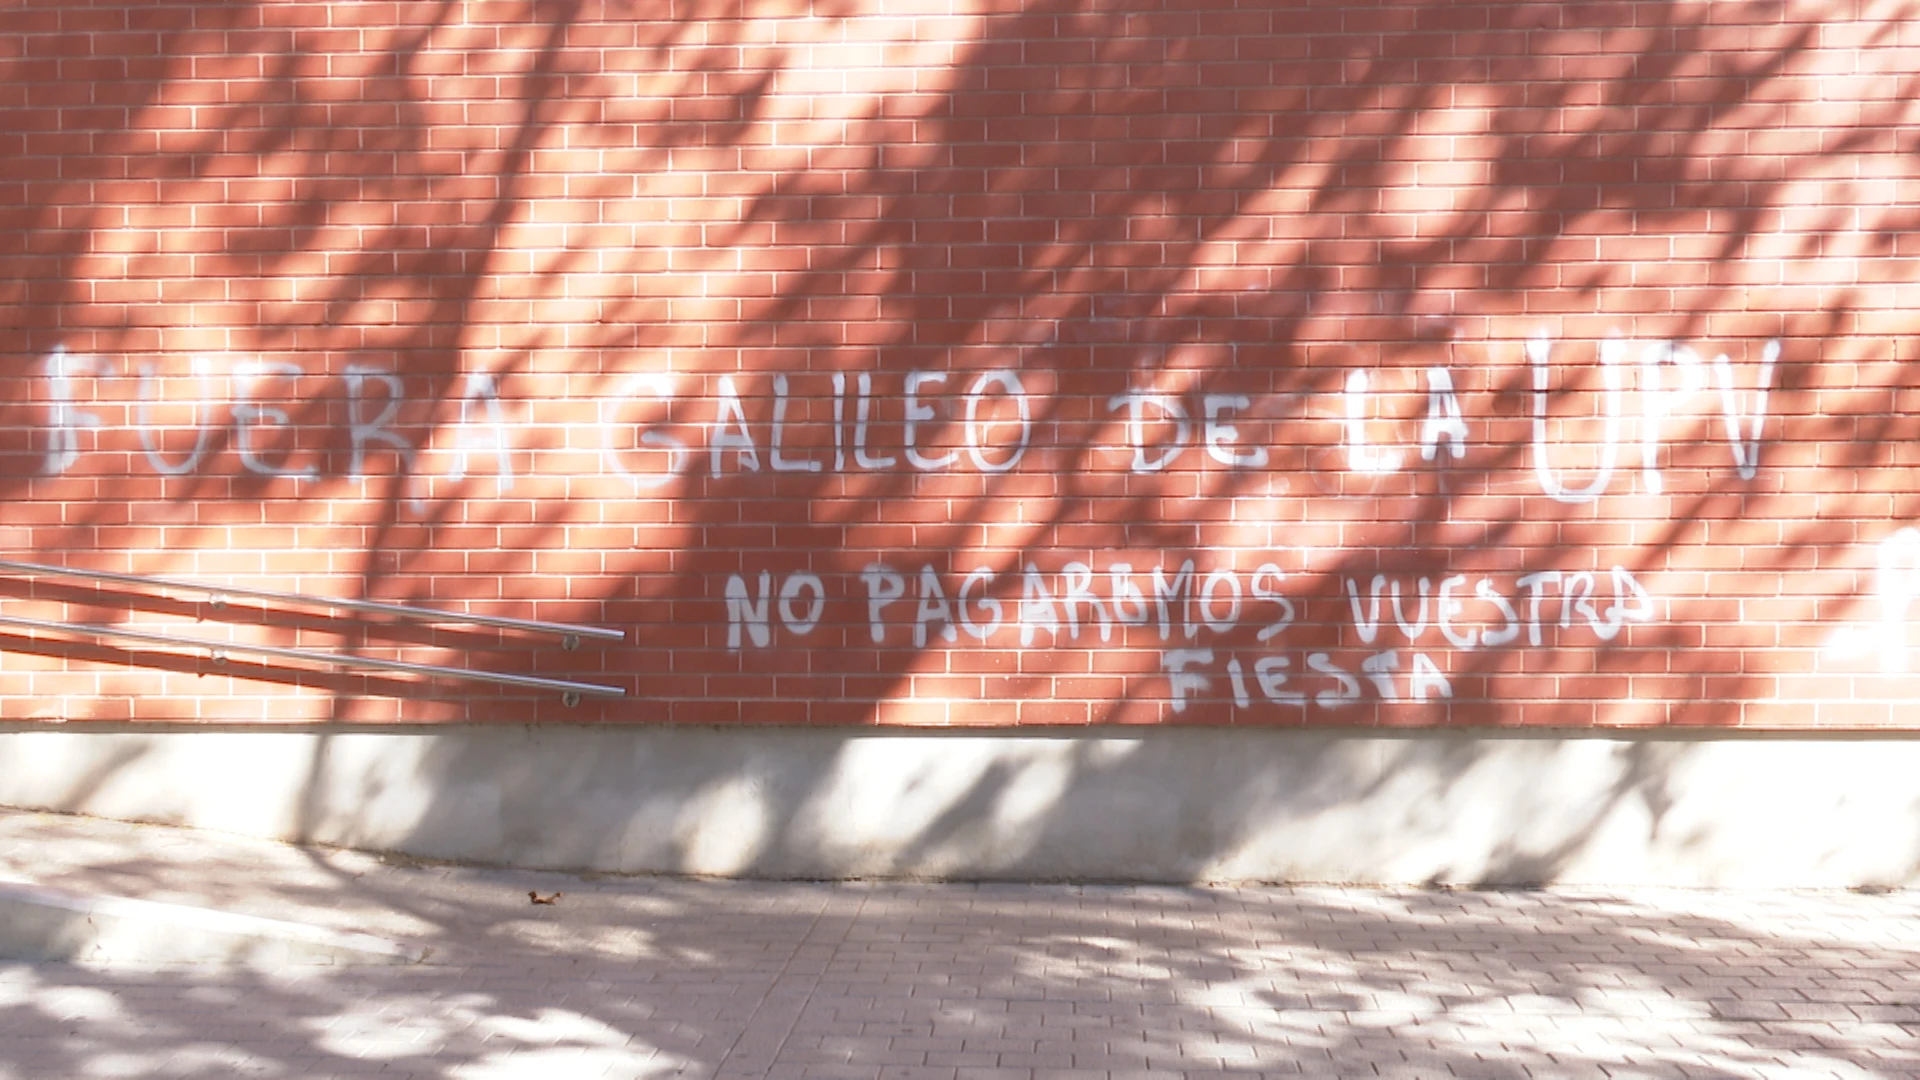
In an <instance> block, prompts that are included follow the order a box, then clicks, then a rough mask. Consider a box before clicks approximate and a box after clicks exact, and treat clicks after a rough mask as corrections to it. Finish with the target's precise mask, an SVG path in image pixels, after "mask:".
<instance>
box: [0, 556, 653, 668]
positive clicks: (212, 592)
mask: <svg viewBox="0 0 1920 1080" xmlns="http://www.w3.org/2000/svg"><path fill="white" fill-rule="evenodd" d="M0 570H12V571H17V572H20V573H24V574H47V575H54V576H59V577H71V578H80V579H82V580H87V581H111V582H113V583H115V584H118V585H135V586H144V587H149V588H159V589H175V590H178V591H181V592H197V593H204V594H206V595H207V596H208V598H209V599H210V600H211V601H212V603H213V604H214V606H215V607H218V606H220V605H221V604H223V603H224V602H225V601H226V599H227V598H228V597H235V596H240V597H245V598H247V599H250V600H265V601H267V602H269V603H276V604H286V605H291V606H306V607H325V608H333V609H335V610H339V611H357V612H361V613H364V614H369V615H387V616H391V617H393V618H396V619H409V620H412V621H414V622H425V623H440V624H442V625H452V624H459V625H470V626H491V627H495V628H498V629H502V630H525V631H528V632H530V633H542V634H557V635H559V636H560V637H561V638H563V639H565V640H564V641H563V644H564V645H565V646H566V647H567V648H573V647H574V646H575V645H577V644H579V639H581V638H594V639H596V640H600V641H625V640H626V637H627V635H626V632H625V631H622V630H614V629H610V628H608V627H603V626H576V625H574V624H572V623H556V622H543V621H541V620H539V619H510V618H507V617H505V616H500V615H469V614H462V613H459V612H453V611H442V610H439V609H437V608H426V607H414V606H412V605H408V604H387V603H382V602H380V601H378V600H345V599H338V598H335V597H330V596H312V595H309V594H306V593H289V592H275V591H273V590H271V589H249V588H244V587H240V586H232V585H215V584H212V583H210V582H204V581H188V580H185V579H182V578H168V577H156V576H153V575H148V574H119V573H115V572H113V571H111V570H75V569H72V568H70V567H65V566H49V565H47V564H45V563H32V562H14V561H12V560H8V559H0Z"/></svg>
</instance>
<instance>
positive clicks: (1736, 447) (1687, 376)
mask: <svg viewBox="0 0 1920 1080" xmlns="http://www.w3.org/2000/svg"><path fill="white" fill-rule="evenodd" d="M1553 348H1554V346H1553V342H1552V341H1550V340H1549V339H1548V338H1547V337H1546V336H1545V335H1539V336H1536V337H1534V338H1533V339H1532V340H1530V341H1528V342H1527V344H1526V349H1525V351H1526V355H1527V364H1528V367H1529V368H1530V370H1531V373H1532V378H1533V444H1532V451H1533V468H1534V475H1535V477H1536V478H1537V479H1538V480H1539V483H1540V490H1541V491H1542V492H1544V493H1545V494H1546V495H1547V496H1548V497H1550V498H1552V499H1554V500H1555V501H1556V502H1563V503H1572V504H1581V503H1590V502H1592V501H1594V500H1595V499H1596V498H1598V497H1599V496H1601V495H1603V494H1605V493H1606V491H1607V489H1608V487H1609V486H1610V485H1611V483H1612V480H1613V473H1614V468H1615V463H1616V461H1617V459H1618V457H1619V450H1620V440H1621V428H1622V425H1623V422H1624V418H1623V412H1624V406H1623V399H1624V397H1625V390H1624V382H1625V369H1626V366H1627V363H1626V362H1627V359H1628V356H1629V355H1630V353H1631V352H1632V350H1633V343H1632V342H1629V341H1626V340H1624V339H1622V338H1619V337H1610V338H1608V339H1606V340H1605V341H1602V342H1601V343H1600V346H1599V359H1600V372H1601V375H1600V378H1601V386H1602V406H1601V407H1602V411H1603V415H1602V417H1601V421H1600V422H1601V426H1602V435H1601V443H1600V450H1599V454H1600V460H1599V462H1598V464H1597V465H1596V466H1595V468H1594V471H1593V475H1592V477H1591V478H1590V479H1589V480H1588V482H1587V484H1586V485H1585V486H1583V487H1578V488H1572V487H1568V486H1567V485H1566V484H1565V483H1564V482H1563V481H1562V479H1561V477H1560V475H1559V474H1558V473H1557V472H1555V471H1554V469H1553V466H1552V465H1551V464H1550V462H1549V461H1548V454H1549V445H1550V441H1549V439H1548V438H1547V405H1548V398H1549V395H1550V392H1551V389H1552V375H1551V369H1552V365H1553ZM1779 359H1780V343H1779V342H1778V341H1769V342H1767V343H1766V344H1765V345H1764V346H1763V347H1762V349H1761V359H1760V365H1759V372H1758V375H1757V377H1756V379H1755V388H1754V390H1753V391H1752V392H1751V393H1743V392H1742V391H1739V390H1736V389H1735V387H1734V372H1733V361H1732V360H1730V359H1729V358H1728V357H1727V355H1726V354H1725V353H1722V354H1720V355H1719V356H1716V357H1714V358H1713V360H1712V361H1711V367H1712V369H1713V372H1714V375H1715V379H1716V382H1717V384H1718V389H1719V404H1720V412H1721V417H1722V419H1723V421H1724V426H1725V431H1726V441H1727V448H1728V450H1729V451H1730V452H1731V453H1732V456H1733V465H1734V471H1735V472H1736V473H1737V474H1738V475H1739V477H1740V478H1741V479H1742V480H1751V479H1753V478H1754V476H1755V475H1757V473H1758V471H1759V468H1760V442H1761V435H1762V432H1763V429H1764V427H1765V424H1766V416H1767V395H1768V393H1769V391H1770V390H1771V388H1772V385H1773V371H1774V366H1775V364H1776V363H1777V362H1778V361H1779ZM1707 366H1708V365H1707V363H1706V362H1703V361H1702V360H1701V358H1700V355H1699V354H1698V353H1696V352H1694V351H1693V350H1692V349H1690V348H1688V347H1686V346H1684V345H1680V344H1678V343H1676V342H1672V341H1656V342H1652V343H1650V344H1647V345H1646V346H1644V347H1643V348H1642V349H1641V351H1640V365H1639V380H1640V385H1639V400H1640V417H1639V425H1640V440H1639V441H1640V475H1641V484H1642V486H1643V487H1644V488H1645V489H1646V491H1647V492H1648V493H1649V494H1653V495H1658V494H1660V493H1661V492H1662V491H1664V490H1665V482H1664V479H1663V477H1662V476H1661V472H1660V448H1661V425H1662V422H1663V421H1664V420H1666V419H1667V418H1668V417H1672V416H1676V415H1679V413H1680V409H1681V407H1682V405H1683V404H1684V403H1685V402H1686V400H1687V398H1688V397H1689V396H1691V395H1693V394H1697V393H1699V392H1701V391H1704V390H1705V389H1706V388H1707V382H1706V371H1705V369H1706V367H1707ZM1669 368H1672V369H1677V371H1678V373H1679V385H1677V386H1673V387H1671V388H1669V387H1668V386H1667V385H1666V382H1665V379H1664V378H1663V375H1662V373H1663V372H1664V371H1665V370H1667V369H1669Z"/></svg>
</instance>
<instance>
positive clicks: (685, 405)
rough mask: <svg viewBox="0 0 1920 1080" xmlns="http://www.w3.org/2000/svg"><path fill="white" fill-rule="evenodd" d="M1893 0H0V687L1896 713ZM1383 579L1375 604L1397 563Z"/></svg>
mask: <svg viewBox="0 0 1920 1080" xmlns="http://www.w3.org/2000/svg"><path fill="white" fill-rule="evenodd" d="M1914 14H1915V12H1914V11H1913V9H1912V5H1911V4H1905V3H1893V2H1878V0H1874V2H1868V0H1837V2H1835V0H1821V2H1819V3H1814V2H1811V0H1794V2H1786V3H1771V2H1742V0H1715V2H1711V3H1708V2H1695V3H1664V2H1663V3H1605V4H1579V3H1547V2H1526V3H1505V4H1484V5H1483V4H1465V3H1453V2H1444V3H1443V2H1437V0H1410V2H1401V3H1384V4H1380V3H1375V4H1369V3H1350V2H1340V3H1308V2H1298V3H1286V2H1282V0H1239V2H1237V3H1232V4H1228V3H1224V2H1223V3H1220V4H1188V3H1180V2H1175V0H1076V2H1069V0H812V2H811V3H809V2H807V0H746V2H741V0H632V2H627V3H621V2H616V0H597V2H587V0H581V2H539V3H524V2H510V0H501V2H469V3H458V2H452V3H445V4H442V3H425V2H408V3H366V2H326V3H312V2H254V0H232V2H225V3H215V2H191V0H179V2H155V3H126V2H113V3H109V2H95V3H88V2H73V0H5V2H4V4H0V162H4V169H3V170H0V402H4V404H0V463H3V464H4V473H3V474H0V494H4V497H5V508H6V509H5V515H4V520H0V557H7V558H12V559H28V560H34V561H41V562H58V563H63V564H68V565H74V566H88V567H96V568H104V569H111V570H119V571H132V572H138V573H147V574H167V575H173V576H179V577H194V578H200V579H206V580H212V581H220V582H228V583H237V584H249V585H254V586H260V587H269V588H283V589H298V590H303V591H309V592H322V593H328V594H333V595H340V596H353V597H359V596H365V597H372V598H378V599H385V600H393V601H400V602H408V603H419V604H431V605H440V606H446V607H451V608H457V609H462V610H473V611H484V612H489V613H495V614H505V615H514V616H522V617H531V618H541V619H558V620H570V621H579V622H588V623H595V624H602V625H607V626H612V627H617V628H620V629H623V630H625V631H627V633H628V635H629V637H628V640H627V642H626V643H625V644H621V645H616V646H612V647H607V648H595V647H588V648H584V649H582V650H580V651H578V652H574V653H563V652H560V651H557V650H553V649H547V650H544V651H537V652H536V651H535V650H534V648H533V643H532V642H531V641H529V640H527V639H524V638H521V637H518V636H514V635H507V636H505V637H502V636H500V635H495V634H493V633H491V632H462V631H455V630H449V629H412V630H407V629H400V628H392V627H374V628H371V629H366V628H359V629H356V628H353V627H346V628H344V629H343V628H342V626H341V625H340V624H338V623H334V622H331V621H329V620H326V619H323V618H319V617H316V616H314V615H312V614H311V613H308V614H304V615H296V614H293V613H289V612H271V613H264V614H263V613H260V612H257V611H252V610H250V609H244V608H229V609H224V610H211V609H208V608H206V607H204V606H200V605H197V604H194V603H190V602H187V600H186V598H182V597H174V598H172V599H159V600H156V599H141V598H140V597H138V596H136V595H131V594H129V593H128V592H127V591H125V590H121V589H117V588H111V589H104V590H103V589H99V588H95V587H92V586H87V585H84V584H67V585H59V584H56V583H53V582H49V581H44V580H43V581H39V582H28V581H24V580H20V579H17V578H9V579H0V614H4V615H9V616H13V617H29V618H52V619H67V620H73V621H80V622H90V623H98V624H102V625H118V626H131V627H136V628H146V629H159V630H164V631H166V632H171V633H194V634H198V635H201V636H203V637H209V638H217V639H225V638H226V637H227V636H229V635H231V638H232V640H239V641H253V642H261V643H270V644H280V645H297V646H301V647H310V648H327V649H341V650H347V651H354V652H360V653H363V654H366V655H372V656H376V657H389V658H402V659H407V660H414V661H420V662H425V663H441V664H449V665H455V666H476V667H492V668H495V669H499V670H507V671H518V672H539V673H545V674H553V675H560V676H564V677H569V678H582V679H590V680H598V681H602V682H607V683H610V684H614V685H619V686H622V687H624V688H625V689H626V690H628V691H629V693H630V694H631V695H632V696H631V697H630V698H629V699H627V700H626V701H623V702H616V703H608V704H601V703H595V702H588V703H585V704H582V705H580V706H579V707H577V708H574V709H567V708H564V707H562V706H561V705H560V704H559V703H558V701H556V700H554V699H552V698H550V697H547V698H536V697H533V696H529V695H528V694H527V693H525V692H522V691H495V690H492V689H481V690H478V691H469V690H467V689H464V688H462V687H460V686H458V685H453V684H434V685H433V686H432V687H431V688H430V689H431V690H432V691H433V693H432V695H431V696H427V695H424V694H422V693H419V691H420V690H422V689H423V688H422V687H419V686H409V685H406V683H407V682H408V680H407V679H406V677H404V676H391V677H388V676H381V677H379V678H371V679H370V678H366V677H362V676H351V677H349V676H344V675H335V674H326V673H307V672H301V671H298V670H293V669H289V668H288V667H287V666H285V665H277V664H270V665H258V666H256V665H251V664H248V663H242V662H237V661H236V662H230V663H228V664H226V665H214V664H212V663H210V662H209V661H207V660H206V659H204V658H202V657H198V656H195V655H191V654H189V655H183V656H170V655H166V651H165V650H164V649H160V648H150V647H148V646H144V645H138V644H129V643H124V642H123V643H118V644H115V643H111V642H87V641H84V640H80V639H74V640H67V639H61V638H58V637H57V636H47V635H39V636H36V635H33V634H29V633H28V632H26V631H24V630H18V629H16V630H15V631H14V632H13V633H12V634H11V635H10V636H6V637H5V638H4V640H0V644H3V645H4V646H5V649H6V651H5V652H4V654H3V655H0V715H4V717H5V718H7V719H21V718H29V717H42V718H48V719H68V718H71V719H84V718H130V719H197V720H207V721H254V720H267V721H308V720H317V719H327V718H344V719H356V720H455V719H488V720H510V719H528V718H532V719H539V720H558V719H570V720H610V721H634V722H656V721H665V722H740V721H746V722H775V723H784V722H806V723H838V722H847V723H867V722H878V723H902V724H1013V723H1018V724H1086V723H1090V722H1091V723H1099V722H1123V723H1189V722H1191V723H1206V724H1227V723H1232V724H1303V723H1304V724H1336V725H1360V726H1369V725H1396V726H1420V725H1462V724H1500V725H1553V726H1575V727H1580V726H1589V725H1606V726H1617V725H1662V724H1667V725H1725V726H1734V725H1738V726H1747V727H1802V726H1819V727H1836V728H1862V727H1879V726H1887V725H1893V726H1901V727H1913V726H1916V724H1920V706H1916V704H1915V698H1916V695H1915V694H1914V692H1913V691H1914V683H1913V681H1912V679H1911V678H1910V677H1909V676H1908V674H1907V673H1908V671H1909V669H1910V668H1912V667H1914V666H1915V662H1916V660H1920V658H1916V657H1915V656H1914V654H1913V650H1912V648H1911V647H1910V644H1909V628H1908V626H1907V623H1908V620H1909V617H1910V616H1915V615H1920V605H1916V604H1915V603H1914V602H1913V601H1914V600H1915V599H1916V598H1920V532H1914V531H1911V530H1912V529H1913V528H1914V527H1915V526H1916V525H1917V524H1920V491H1917V490H1916V488H1917V487H1920V485H1917V484H1916V480H1915V471H1914V468H1913V466H1914V464H1915V462H1916V460H1920V451H1916V446H1920V441H1917V439H1916V437H1917V436H1920V420H1917V419H1915V417H1916V416H1917V415H1920V378H1917V377H1916V375H1915V374H1914V369H1915V361H1916V348H1915V343H1914V338H1913V333H1914V331H1915V329H1916V328H1920V316H1916V315H1914V314H1913V313H1914V312H1915V311H1916V310H1920V289H1916V287H1915V280H1916V277H1920V262H1916V258H1915V257H1916V255H1920V235H1917V234H1916V232H1915V231H1914V230H1915V226H1916V224H1917V223H1920V124H1917V123H1916V120H1917V119H1920V117H1916V115H1915V113H1916V107H1915V106H1914V104H1913V103H1914V102H1915V101H1916V100H1920V86H1917V85H1916V84H1917V83H1920V20H1916V19H1915V18H1914ZM1396 605H1397V606H1396Z"/></svg>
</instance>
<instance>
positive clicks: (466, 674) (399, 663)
mask: <svg viewBox="0 0 1920 1080" xmlns="http://www.w3.org/2000/svg"><path fill="white" fill-rule="evenodd" d="M0 627H12V628H15V629H21V630H27V631H50V632H54V633H68V634H87V635H92V636H94V637H108V638H124V639H126V640H128V641H139V642H144V643H147V644H150V645H164V646H169V647H173V648H182V647H184V648H189V649H206V650H207V651H208V653H209V654H210V658H211V659H212V660H213V662H214V663H216V664H223V663H225V662H226V660H227V655H228V654H229V653H244V654H247V655H251V656H266V657H272V658H274V659H277V660H298V661H303V662H308V663H316V664H327V665H331V666H333V667H337V668H347V669H353V668H368V669H372V670H375V671H398V672H404V673H406V674H410V675H427V676H430V677H433V678H440V679H461V680H467V681H471V682H489V683H499V684H501V685H504V686H521V687H530V688H532V689H536V690H558V691H560V692H561V693H562V694H564V695H566V699H567V704H569V705H572V704H574V703H575V702H577V701H578V700H579V695H585V696H589V697H625V696H626V693H627V692H626V690H625V689H623V688H621V687H618V686H607V685H604V684H602V683H588V682H575V681H574V680H572V679H547V678H542V677H540V676H538V675H513V674H509V673H506V672H497V671H470V670H467V669H465V668H450V667H440V666H438V665H436V664H414V663H409V662H407V661H404V660H377V659H375V658H373V657H370V656H342V655H340V654H339V653H323V652H312V651H310V650H307V649H288V648H282V647H280V646H277V645H248V644H241V643H237V642H224V641H209V640H207V639H206V638H201V637H194V636H192V635H178V634H159V633H154V632H152V631H149V630H127V629H124V628H122V627H117V626H93V625H91V624H88V623H69V622H55V621H52V620H47V619H22V618H19V617H17V616H13V615H0Z"/></svg>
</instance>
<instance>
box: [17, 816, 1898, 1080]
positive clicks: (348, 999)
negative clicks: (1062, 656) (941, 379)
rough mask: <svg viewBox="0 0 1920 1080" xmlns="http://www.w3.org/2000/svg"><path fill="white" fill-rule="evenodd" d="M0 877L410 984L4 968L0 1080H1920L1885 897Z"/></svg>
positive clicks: (469, 878)
mask: <svg viewBox="0 0 1920 1080" xmlns="http://www.w3.org/2000/svg"><path fill="white" fill-rule="evenodd" d="M0 871H4V872H8V873H11V874H12V875H14V876H16V877H25V878H28V879H29V880H34V881H38V882H40V883H42V884H46V885H52V886H59V887H64V888H75V889H85V890H89V891H94V892H100V893H107V894H112V895H123V896H139V897H142V898H145V899H154V900H165V901H170V902H175V903H186V904H195V905H199V906H204V907H211V908H216V909H219V910H224V911H230V912H236V913H241V914H251V915H262V916H267V917H271V918H279V919H288V920H293V921H298V922H304V923H308V924H311V925H316V926H323V927H327V928H332V929H342V930H357V931H361V932H366V933H373V934H379V935H383V936H387V937H393V938H398V939H404V940H408V941H413V942H418V943H421V944H425V945H428V946H431V948H432V950H433V951H432V953H431V955H430V956H429V959H428V962H427V963H424V964H420V965H416V966H412V967H388V968H356V967H325V966H304V967H301V966H286V967H278V968H274V967H184V966H165V965H151V964H149V965H141V964H138V963H133V962H129V961H107V962H98V963H91V964H86V965H81V964H52V963H38V964H26V963H8V962H0V1080H40V1078H43V1077H69V1076H73V1077H78V1076H140V1077H176V1076H177V1077H198V1076H209V1075H222V1076H249V1075H258V1076H265V1077H296V1076H298V1077H373V1076H379V1077H383V1078H395V1077H417V1078H433V1080H453V1078H456V1077H458V1078H461V1080H469V1078H492V1077H538V1078H541V1080H548V1078H567V1080H571V1078H573V1077H596V1076H601V1077H611V1078H628V1080H638V1078H648V1080H653V1078H665V1077H688V1078H692V1077H699V1078H706V1080H717V1078H719V1077H736V1076H737V1077H762V1078H765V1077H804V1078H809V1080H833V1078H839V1077H859V1078H862V1080H876V1078H879V1077H898V1078H901V1080H910V1078H917V1077H929V1078H941V1080H1039V1078H1042V1077H1058V1078H1063V1080H1064V1078H1073V1080H1077V1078H1080V1077H1098V1078H1100V1080H1120V1078H1125V1077H1132V1076H1152V1077H1158V1078H1165V1077H1180V1076H1194V1077H1202V1076H1204V1077H1209V1078H1216V1080H1217V1078H1221V1077H1229V1076H1267V1077H1292V1076H1311V1077H1349V1076H1374V1077H1381V1076H1391V1077H1436V1078H1445V1077H1486V1078H1500V1077H1514V1078H1522V1077H1525V1078H1538V1077H1559V1076H1595V1077H1616V1078H1627V1077H1638V1078H1651V1077H1660V1078H1670V1077H1694V1076H1699V1077H1713V1078H1715V1080H1728V1078H1732V1077H1740V1078H1749V1077H1769V1076H1792V1077H1861V1078H1867V1077H1871V1078H1874V1080H1892V1078H1895V1077H1920V1049H1916V1047H1920V918H1916V916H1920V895H1916V894H1913V893H1905V892H1892V893H1884V894H1874V895H1865V894H1852V893H1843V892H1815V891H1806V892H1765V893H1756V892H1704V891H1688V890H1658V889H1619V890H1598V889H1579V890H1571V889H1570V890H1549V891H1539V892H1497V893H1474V892H1468V891H1435V892H1423V891H1418V890H1368V889H1339V888H1324V887H1315V888H1294V889H1285V888H1274V889H1251V888H1250V889H1229V888H1193V889H1181V888H1168V887H1164V886H1143V887H1137V888H1134V887H1125V886H1060V885H1034V886H1024V885H947V886H938V885H889V884H871V883H863V884H850V885H839V886H836V885H822V884H817V883H792V884H769V883H739V882H716V881H686V880H675V879H628V878H617V877H609V876H595V877H591V878H581V877H570V876H567V875H562V874H549V873H526V872H516V871H505V870H488V869H475V868H461V867H447V866H428V865H419V864H415V863H410V862H407V861H405V860H389V861H383V860H381V859H379V858H376V857H373V856H368V855H363V854H357V853H351V852H340V851H320V850H309V849H300V848H293V847H288V846H284V845H278V844H269V843H261V842H256V841H249V840H243V839H235V838H232V837H219V836H211V835H205V834H198V833H192V832H187V831H183V830H173V829H163V828H154V827H137V826H128V825H121V824H115V823H110V822H97V821H85V820H81V819H75V818H65V817H57V816H52V815H35V814H25V813H17V812H0ZM529 889H532V890H536V891H538V892H540V893H542V894H547V893H552V892H556V891H559V892H564V893H565V894H566V895H565V897H564V898H563V899H562V900H561V902H560V903H558V904H555V905H549V906H540V907H535V906H531V905H529V904H528V902H527V898H526V893H527V891H528V890H529Z"/></svg>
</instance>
